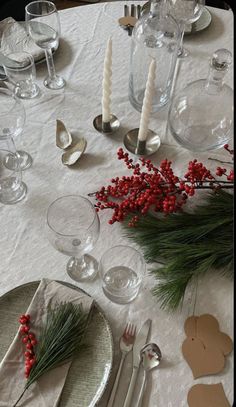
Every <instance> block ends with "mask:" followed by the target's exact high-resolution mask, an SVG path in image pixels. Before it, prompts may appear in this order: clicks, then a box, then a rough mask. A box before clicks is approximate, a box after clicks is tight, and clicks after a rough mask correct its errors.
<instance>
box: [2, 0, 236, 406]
mask: <svg viewBox="0 0 236 407" xmlns="http://www.w3.org/2000/svg"><path fill="white" fill-rule="evenodd" d="M128 3H129V2H127V4H128ZM124 4H125V2H119V1H118V2H113V3H103V4H96V5H89V6H83V7H78V8H77V7H76V8H73V9H67V10H64V11H62V12H60V19H61V31H62V35H61V40H60V45H59V48H58V50H57V51H56V53H55V56H54V60H55V66H56V70H57V71H58V73H60V74H61V75H62V76H63V77H64V78H65V79H66V81H67V85H66V87H65V89H63V90H61V91H49V90H47V89H45V88H44V87H43V84H42V80H43V78H44V77H45V76H46V75H47V70H46V67H45V64H39V65H37V67H36V68H37V83H38V84H39V86H40V87H41V96H40V97H38V98H36V99H33V100H24V101H23V103H24V105H25V108H26V115H27V118H26V125H25V129H24V132H23V135H22V137H20V138H19V139H18V140H16V144H17V148H21V149H25V150H26V151H28V152H29V153H30V154H31V155H32V157H33V160H34V162H33V166H32V167H31V168H30V169H28V170H27V171H25V172H24V173H23V179H24V181H25V182H26V184H27V186H28V194H27V198H26V199H25V200H24V201H22V202H20V203H18V204H17V205H11V206H4V205H1V206H0V217H1V223H0V225H1V226H0V228H1V234H0V248H1V261H0V278H1V286H0V293H1V294H3V293H5V292H7V291H8V290H10V289H12V288H13V287H15V286H17V285H20V284H23V283H26V282H29V281H32V280H37V279H39V278H42V277H50V278H52V279H60V280H65V281H71V280H70V278H69V277H68V275H67V274H66V262H67V257H66V256H64V255H63V254H61V253H59V252H57V251H56V250H55V249H54V248H53V247H52V246H51V245H50V244H49V242H48V240H47V233H46V227H45V218H46V211H47V208H48V206H49V204H50V203H51V202H52V201H53V200H54V199H55V198H57V197H59V196H61V195H66V194H80V195H84V196H87V194H88V193H90V192H94V191H96V190H97V189H98V188H100V187H101V186H102V185H107V183H108V182H109V180H110V179H111V178H112V177H114V176H120V175H124V174H128V173H129V172H128V170H127V169H126V168H125V166H124V165H123V163H121V162H120V161H119V160H117V156H116V151H117V149H118V148H119V147H121V146H123V137H124V135H125V133H126V132H127V131H128V130H130V129H132V128H135V127H138V125H139V121H140V113H138V112H137V111H135V110H134V108H133V107H132V106H131V105H130V103H129V101H128V74H129V55H130V37H128V35H127V32H126V31H124V30H122V29H121V28H120V27H119V26H118V18H119V17H121V16H122V15H123V7H124ZM137 4H138V3H137ZM209 10H210V12H211V14H212V22H211V25H210V26H209V27H208V28H207V29H206V30H204V31H202V32H199V33H198V34H195V35H192V36H188V37H186V38H185V39H184V45H185V47H186V48H187V49H188V50H189V51H190V55H189V57H187V58H186V59H184V60H181V61H179V65H178V70H177V75H176V84H175V85H176V86H175V88H174V91H177V90H178V89H181V88H183V87H184V86H185V85H186V84H187V83H189V82H191V81H193V80H197V79H201V78H205V77H206V76H207V73H208V69H209V58H210V57H211V55H212V53H213V52H214V51H215V50H216V49H219V48H228V49H229V50H231V51H232V49H233V14H232V13H231V12H230V11H225V10H218V9H216V8H209ZM109 36H110V37H111V38H112V41H113V64H112V71H113V75H112V112H113V113H114V114H115V115H116V116H117V117H118V118H119V120H120V121H121V128H120V129H119V131H118V132H117V133H115V134H114V135H112V136H103V135H102V134H100V133H97V132H96V131H95V129H94V128H93V119H94V118H95V116H97V115H98V114H101V97H102V75H103V61H104V54H105V49H106V44H107V39H108V37H109ZM232 72H233V70H232V67H231V68H230V70H229V72H228V73H227V76H226V82H227V83H228V84H229V85H230V86H232ZM207 108H214V107H212V106H211V107H209V106H206V109H207ZM167 112H168V106H166V107H165V109H163V110H162V111H160V112H159V113H156V114H154V115H152V116H151V119H150V125H149V127H150V129H152V130H155V131H156V132H158V134H159V135H160V137H161V141H162V144H161V147H160V149H159V150H158V152H157V153H156V154H155V155H153V156H152V157H151V159H152V161H153V162H154V163H156V164H159V163H160V161H161V160H162V159H165V158H168V159H170V160H172V161H173V167H174V170H175V172H176V173H177V174H178V175H179V176H182V175H184V173H185V172H186V168H187V164H188V162H189V161H190V160H191V159H193V158H197V159H199V160H200V161H202V162H204V164H205V165H207V166H208V167H209V168H212V169H213V168H215V167H216V166H217V165H218V164H217V163H214V162H213V161H210V160H208V157H215V158H218V159H223V160H226V161H228V158H229V157H228V154H227V153H226V152H225V151H224V150H223V149H220V150H217V151H213V152H208V153H204V154H203V153H201V154H200V153H199V154H195V153H192V152H190V151H188V150H185V149H184V148H183V147H181V146H179V145H178V144H177V143H176V142H175V141H174V140H173V138H172V136H171V135H170V134H169V132H168V130H167V131H166V118H167ZM56 119H61V120H63V121H64V123H65V125H66V126H68V128H69V130H70V131H71V132H72V134H73V136H74V137H75V136H80V137H85V138H86V140H87V143H88V145H87V149H86V152H85V154H84V155H83V156H82V157H81V159H80V160H79V161H78V163H77V164H76V165H75V166H74V167H66V166H63V165H62V163H61V154H62V150H60V149H59V148H57V147H56V144H55V129H56ZM90 199H91V201H92V202H94V201H93V198H90ZM194 200H195V198H194ZM99 216H100V221H101V231H100V237H99V239H98V242H97V244H96V246H95V247H94V250H93V251H92V254H93V255H94V256H95V257H96V258H97V259H98V260H99V259H100V258H101V255H102V254H103V253H104V252H105V251H106V250H107V249H108V248H110V247H111V246H114V245H117V244H125V245H127V244H130V245H131V246H134V244H133V242H132V241H130V240H128V239H127V238H125V237H124V235H123V233H122V227H121V225H120V224H114V225H113V226H110V225H108V220H109V218H110V216H111V213H109V211H108V210H106V211H103V212H101V213H100V215H99ZM150 269H151V266H150V265H148V271H149V270H150ZM75 284H76V283H75ZM154 284H156V281H155V279H154V278H153V276H151V275H149V274H148V273H147V274H146V276H145V278H144V281H143V286H142V289H141V292H140V294H139V296H138V297H137V298H136V299H135V301H133V302H132V303H130V304H128V305H118V304H115V303H112V302H111V301H109V300H108V299H107V298H106V297H105V296H104V294H103V291H102V288H101V280H100V279H99V277H98V278H96V279H95V280H94V281H92V282H89V283H80V284H78V286H80V287H82V288H83V289H84V290H85V291H87V292H88V293H89V294H90V295H92V296H93V298H94V299H95V300H96V301H97V302H98V304H99V305H100V306H101V307H102V309H103V310H104V312H105V314H106V316H107V318H108V320H109V321H110V323H111V327H112V330H113V333H114V341H115V360H114V370H113V373H112V376H111V380H110V382H109V384H108V386H107V389H106V392H105V394H104V396H103V399H102V400H101V402H100V403H99V407H105V406H106V403H107V399H108V396H109V392H110V390H111V387H112V383H113V381H114V378H115V374H116V371H117V368H118V364H119V360H120V351H119V337H120V335H121V333H122V331H123V329H124V326H125V324H126V322H127V321H131V322H133V323H135V324H137V328H139V327H140V326H141V324H142V323H143V322H144V321H145V320H146V319H147V318H152V321H153V323H152V333H151V341H153V342H156V343H157V344H158V345H159V347H160V349H161V351H162V354H163V359H162V361H161V364H160V366H159V368H158V369H156V370H153V372H151V373H150V374H149V376H148V383H147V391H146V394H145V396H144V406H145V407H146V406H148V407H157V406H158V407H186V406H187V393H188V390H189V389H190V387H191V386H193V385H194V384H197V383H205V384H210V383H219V382H222V384H223V386H224V390H225V393H226V395H227V397H228V399H229V402H230V403H232V401H233V376H232V364H233V357H232V355H230V356H229V357H227V362H226V367H225V369H224V371H223V372H222V373H221V374H218V375H216V376H209V377H204V378H201V379H197V380H194V379H193V377H192V373H191V371H190V369H189V367H188V366H187V363H186V362H185V360H184V358H183V356H182V354H181V345H182V342H183V341H184V338H185V334H184V329H183V325H184V321H185V319H186V317H187V316H188V314H189V312H191V306H190V310H189V307H187V306H184V308H183V310H182V311H178V312H176V313H167V312H166V311H164V310H162V309H160V307H159V305H158V303H157V302H156V299H155V298H154V297H153V296H152V294H151V293H150V289H151V288H152V287H153V285H154ZM189 296H191V287H189ZM190 305H191V304H190ZM203 313H212V314H213V315H214V316H215V317H216V318H217V319H218V320H219V323H220V328H221V330H222V331H223V332H225V333H227V334H228V335H230V336H231V337H232V335H233V287H232V282H231V281H229V280H228V279H227V278H224V277H221V276H219V275H214V274H213V273H212V274H208V275H207V276H205V277H204V278H201V279H200V280H199V286H198V295H197V305H196V314H197V315H199V314H203ZM130 373H131V355H129V357H128V358H127V360H126V361H125V365H124V370H123V373H122V377H121V381H120V387H119V389H118V394H117V399H116V402H115V404H114V407H119V406H120V407H121V406H122V402H123V401H124V397H125V393H126V391H127V388H128V383H129V379H130ZM141 373H142V372H140V378H139V379H140V380H141V379H142V375H141ZM135 395H136V397H137V395H138V386H137V388H136V390H135ZM136 401H137V399H134V402H133V406H132V407H134V406H137V403H136Z"/></svg>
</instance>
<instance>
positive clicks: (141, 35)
mask: <svg viewBox="0 0 236 407" xmlns="http://www.w3.org/2000/svg"><path fill="white" fill-rule="evenodd" d="M167 9H168V7H167V3H166V0H152V1H151V6H150V11H149V12H147V13H143V14H142V16H141V18H140V19H139V20H138V21H137V23H136V25H135V27H134V29H133V33H132V39H131V41H132V44H131V60H130V76H129V100H130V103H131V105H132V106H133V107H134V108H135V109H136V110H138V111H139V112H141V110H142V104H143V98H144V91H145V86H146V82H147V76H148V70H149V65H150V62H151V60H152V59H155V61H156V79H155V90H154V95H153V102H152V112H157V111H159V110H160V109H161V108H162V107H163V106H164V105H166V103H167V102H168V101H169V98H170V91H171V86H172V81H173V75H174V70H175V65H176V60H177V54H178V48H179V44H180V30H179V26H178V24H177V23H176V21H175V20H174V18H173V17H171V16H170V15H169V14H168V13H167Z"/></svg>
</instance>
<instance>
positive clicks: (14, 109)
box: [0, 88, 32, 170]
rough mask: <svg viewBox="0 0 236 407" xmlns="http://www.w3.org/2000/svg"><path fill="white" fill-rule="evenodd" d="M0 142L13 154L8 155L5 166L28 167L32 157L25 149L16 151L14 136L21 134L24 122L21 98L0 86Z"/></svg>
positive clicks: (13, 167) (11, 167)
mask: <svg viewBox="0 0 236 407" xmlns="http://www.w3.org/2000/svg"><path fill="white" fill-rule="evenodd" d="M0 106H1V110H0V143H1V146H3V143H4V148H5V147H6V146H7V149H9V150H10V151H11V152H13V153H16V154H17V157H16V154H15V155H9V157H8V158H9V159H6V163H5V166H6V167H7V168H9V169H15V168H17V167H18V166H20V169H21V170H25V169H26V168H29V167H30V166H31V164H32V157H31V156H30V155H29V154H28V153H26V152H25V151H22V150H20V151H16V149H15V144H14V138H15V137H18V136H20V135H21V133H22V131H23V127H24V124H25V108H24V105H23V103H22V102H21V100H20V99H19V98H18V97H17V96H16V95H14V94H13V93H12V92H11V91H10V90H9V89H5V88H4V89H3V88H0Z"/></svg>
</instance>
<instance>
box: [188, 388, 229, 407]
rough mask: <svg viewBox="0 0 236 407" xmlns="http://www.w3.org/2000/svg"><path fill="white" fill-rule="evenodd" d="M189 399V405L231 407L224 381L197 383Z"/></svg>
mask: <svg viewBox="0 0 236 407" xmlns="http://www.w3.org/2000/svg"><path fill="white" fill-rule="evenodd" d="M187 400H188V405H189V407H230V404H229V402H228V400H227V398H226V395H225V392H224V388H223V386H222V383H217V384H195V385H194V386H193V387H191V389H190V390H189V392H188V397H187Z"/></svg>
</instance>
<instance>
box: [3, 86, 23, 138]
mask: <svg viewBox="0 0 236 407" xmlns="http://www.w3.org/2000/svg"><path fill="white" fill-rule="evenodd" d="M1 93H2V94H5V95H8V96H11V97H12V99H13V100H14V103H13V106H12V107H11V108H10V109H9V110H8V112H4V113H2V112H1V111H0V117H1V116H2V117H3V116H5V115H6V114H8V113H11V112H12V110H14V109H15V107H16V105H17V104H19V105H20V106H21V107H22V109H23V111H24V123H25V107H24V104H23V103H22V102H21V100H20V99H19V98H18V96H17V95H16V94H15V93H13V92H12V91H11V90H10V89H5V88H1V87H0V95H1ZM3 137H5V136H4V135H0V139H1V138H3ZM6 137H9V135H6Z"/></svg>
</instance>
